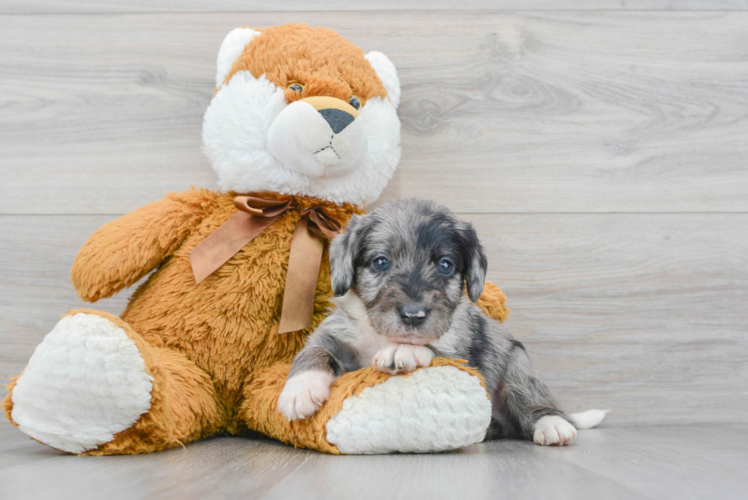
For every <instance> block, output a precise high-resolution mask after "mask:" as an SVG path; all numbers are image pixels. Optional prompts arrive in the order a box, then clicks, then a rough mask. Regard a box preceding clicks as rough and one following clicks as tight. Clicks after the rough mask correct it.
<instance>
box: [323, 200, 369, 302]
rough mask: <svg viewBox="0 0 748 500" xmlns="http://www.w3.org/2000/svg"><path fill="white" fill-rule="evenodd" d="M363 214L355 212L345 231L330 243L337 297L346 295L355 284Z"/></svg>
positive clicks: (331, 264) (331, 270) (332, 277)
mask: <svg viewBox="0 0 748 500" xmlns="http://www.w3.org/2000/svg"><path fill="white" fill-rule="evenodd" d="M363 218H364V217H363V216H359V215H356V214H354V215H353V217H351V220H350V221H349V222H348V226H347V227H346V228H345V232H344V233H343V234H341V235H340V236H338V237H337V238H335V239H334V240H333V242H332V243H331V244H330V281H331V282H332V291H333V293H335V296H336V297H340V296H342V295H345V294H346V293H347V292H348V290H350V288H351V287H352V286H353V280H354V279H355V277H356V259H357V258H358V250H359V247H360V245H359V242H358V238H359V236H360V235H359V234H358V233H360V231H357V229H358V228H359V227H360V225H361V220H362V219H363Z"/></svg>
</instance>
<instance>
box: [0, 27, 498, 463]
mask: <svg viewBox="0 0 748 500" xmlns="http://www.w3.org/2000/svg"><path fill="white" fill-rule="evenodd" d="M217 66H218V67H217V84H218V85H219V88H218V90H217V92H216V94H215V96H214V99H213V102H212V104H211V106H210V108H209V109H208V111H207V112H206V117H205V127H204V139H205V151H206V153H207V155H208V157H209V159H210V160H211V162H212V164H213V167H214V168H215V170H216V172H217V174H218V177H219V185H220V186H221V188H222V189H223V190H225V192H222V193H216V192H212V191H209V190H206V189H193V190H191V191H188V192H183V193H176V194H170V195H168V196H167V197H166V198H164V199H163V200H161V201H158V202H154V203H151V204H149V205H146V206H144V207H142V208H140V209H138V210H135V211H134V212H132V213H130V214H127V215H125V216H123V217H121V218H119V219H117V220H115V221H112V222H110V223H108V224H106V225H104V226H102V227H101V228H100V229H99V230H98V231H96V232H95V233H94V234H93V235H92V236H91V237H90V238H89V240H88V241H87V242H86V243H85V244H84V245H83V247H82V248H81V250H80V252H79V253H78V256H77V257H76V259H75V262H74V264H73V268H72V271H71V278H72V282H73V285H74V286H75V288H76V289H77V290H78V292H79V294H80V296H81V298H83V299H84V300H86V301H90V302H95V301H97V300H99V299H101V298H104V297H109V296H111V295H113V294H114V293H116V292H118V291H119V290H121V289H123V288H125V287H128V286H130V285H133V284H134V283H136V282H137V281H138V280H140V279H141V278H143V277H145V276H146V275H148V278H147V279H146V281H145V282H144V283H143V284H142V285H141V286H140V287H139V288H138V289H137V291H136V292H135V293H134V294H133V296H132V298H131V299H130V302H129V304H128V306H127V308H126V310H125V311H124V312H123V313H122V315H121V316H120V317H119V318H118V317H115V316H112V315H110V314H107V313H103V312H98V311H94V310H86V311H73V312H72V313H71V315H73V316H72V318H73V319H63V320H62V321H63V322H66V323H63V322H61V323H60V325H58V327H57V328H62V327H63V326H65V328H68V327H69V326H70V325H76V324H87V323H93V324H97V325H99V326H100V328H98V329H97V328H89V329H86V328H82V327H81V328H78V327H74V328H73V330H74V331H73V334H72V336H71V338H70V339H69V340H70V342H73V343H72V344H69V343H67V344H66V343H64V342H63V343H62V344H59V348H63V347H64V348H65V349H68V350H69V352H70V353H71V355H70V356H71V357H70V358H69V359H70V366H65V363H61V364H60V363H58V362H57V361H55V363H56V364H55V365H54V366H52V365H48V364H47V363H45V360H59V359H62V358H60V357H59V356H58V355H57V353H55V352H50V350H51V351H54V349H56V348H55V347H54V346H55V345H58V344H56V342H57V340H59V339H58V336H57V335H56V334H55V331H59V330H55V331H53V332H52V333H51V334H50V337H47V339H46V340H45V341H44V342H43V344H42V346H43V347H44V348H43V349H42V348H41V347H40V349H39V351H38V352H37V353H35V354H34V357H32V361H31V362H30V363H29V366H28V368H27V369H26V371H25V372H24V373H23V374H22V375H21V376H19V378H18V379H15V380H14V381H13V382H12V383H11V385H10V386H9V389H10V394H9V395H8V396H7V397H6V398H5V399H4V400H3V403H2V406H3V408H4V410H5V414H6V415H7V417H8V418H9V419H10V420H11V422H13V423H14V424H16V425H19V427H20V428H21V430H24V431H25V432H27V433H28V434H29V435H31V436H32V437H34V438H36V439H38V440H39V441H41V442H44V443H46V444H49V445H51V446H55V447H57V448H59V449H62V450H63V451H68V452H72V453H81V454H90V455H108V454H128V453H129V454H131V453H145V452H151V451H155V450H160V449H164V448H169V447H173V446H178V445H180V444H185V443H188V442H190V441H194V440H196V439H199V438H201V437H205V436H209V435H211V434H214V433H216V432H228V433H233V434H238V433H242V432H244V431H245V430H247V429H253V430H257V431H260V432H264V433H266V434H268V435H270V436H273V437H275V438H277V439H280V440H282V441H284V442H288V443H293V444H295V445H297V446H305V447H309V448H314V449H318V450H321V451H326V452H329V453H339V452H340V450H339V449H338V448H337V447H336V445H335V444H334V443H333V442H330V441H328V435H327V432H326V430H325V429H326V425H327V422H328V420H330V419H331V418H332V417H333V416H334V415H335V414H336V413H337V412H338V411H339V410H340V409H341V408H342V407H343V402H344V401H346V399H347V398H348V397H351V396H353V395H360V394H363V393H364V392H365V390H366V388H369V387H372V386H376V385H378V384H381V383H382V382H384V381H386V380H387V379H388V378H389V376H387V375H384V374H382V373H378V372H375V371H373V370H363V371H361V372H357V373H352V374H350V376H349V377H341V379H340V380H339V381H338V382H336V385H334V386H333V388H332V393H331V396H330V399H329V401H328V403H326V405H325V407H324V408H323V409H321V410H320V412H318V413H317V415H316V416H315V418H314V419H310V420H307V421H303V422H296V423H293V424H290V423H288V421H287V420H286V419H285V417H283V416H282V415H281V414H280V413H279V412H278V411H277V410H276V408H277V401H278V397H279V395H280V392H281V390H282V388H283V383H284V382H285V378H286V376H287V373H288V367H289V364H290V362H291V360H292V359H293V356H294V355H295V354H296V353H297V352H299V351H300V350H301V348H302V347H303V345H304V342H305V340H306V338H307V336H308V335H309V334H310V332H311V331H312V330H313V329H314V328H315V327H316V326H317V325H318V324H319V323H320V322H321V321H322V319H323V318H324V317H325V316H326V315H327V314H328V310H329V309H330V307H331V301H330V299H331V297H332V290H331V288H330V268H329V264H328V260H327V249H325V252H324V255H323V262H322V266H321V269H320V274H319V278H318V284H317V290H316V298H315V304H314V314H313V318H312V324H311V326H310V327H309V328H307V329H306V330H303V331H298V332H293V333H288V334H283V335H278V333H277V331H278V322H279V318H280V307H281V304H282V297H283V289H284V285H285V274H286V269H287V266H288V256H289V248H290V242H291V236H292V233H293V230H294V227H295V226H296V222H297V221H298V220H299V218H300V210H302V209H303V208H305V207H310V206H315V205H316V206H321V207H322V208H323V209H324V210H325V212H326V213H327V214H328V215H330V216H331V217H334V218H336V219H338V220H339V221H341V223H343V225H345V224H346V223H347V222H348V220H349V219H350V217H351V216H352V215H353V214H355V213H362V211H363V206H364V204H365V203H367V202H369V201H372V200H373V199H375V198H376V197H377V196H378V195H379V193H380V192H381V190H382V189H383V188H384V186H385V184H386V183H387V180H388V179H389V178H390V176H391V175H392V172H393V171H394V168H395V166H396V164H397V161H398V158H399V121H398V120H397V115H396V113H395V107H396V105H397V102H398V101H399V87H398V85H399V83H398V81H397V76H396V72H395V70H394V66H392V63H390V62H389V60H388V59H386V57H385V56H384V55H382V54H379V55H376V54H369V57H368V59H367V57H365V55H364V53H363V51H361V49H359V48H357V47H355V46H354V45H352V44H351V43H350V42H348V41H346V40H345V39H343V38H341V37H340V36H339V35H337V34H335V33H334V32H333V31H331V30H326V29H320V28H315V29H312V28H309V27H308V26H304V25H287V26H281V27H275V28H267V29H260V30H257V31H255V30H251V29H248V28H242V29H240V30H238V31H236V30H235V31H233V32H231V33H230V34H229V36H228V37H227V38H226V40H225V42H224V44H223V46H222V48H221V51H220V54H219V58H218V64H217ZM380 71H381V72H382V73H381V74H382V77H381V78H380V77H379V76H378V72H380ZM291 81H294V82H299V83H303V84H304V88H303V92H301V93H300V94H299V93H297V92H293V91H290V90H288V89H287V88H286V87H287V84H288V83H289V82H291ZM396 87H397V88H396ZM297 94H299V95H297ZM321 95H325V96H332V97H335V98H337V99H339V100H340V101H339V102H340V103H341V104H340V106H339V107H340V108H342V109H348V108H345V106H349V104H348V102H349V100H350V96H351V95H356V96H358V97H359V98H360V100H361V102H363V107H362V108H361V109H360V110H358V114H359V116H358V118H356V120H360V121H361V124H362V126H361V127H360V129H361V130H363V131H364V132H365V136H364V137H365V139H366V143H367V150H366V152H365V161H363V162H362V164H361V166H360V167H359V168H357V169H353V170H351V171H347V173H344V175H339V176H337V177H336V176H328V177H326V176H325V175H326V174H325V173H323V175H322V176H320V177H314V176H309V175H306V174H303V173H302V172H300V171H299V165H298V164H295V163H294V164H284V163H282V162H279V161H278V160H277V159H276V158H275V157H273V155H272V153H271V152H269V150H268V147H267V145H268V136H269V130H270V127H271V125H272V122H273V120H274V119H275V118H276V117H277V116H278V115H280V114H281V113H282V112H283V111H284V110H285V109H288V108H290V106H291V105H292V104H296V103H306V104H303V105H304V106H312V107H313V105H312V104H310V101H308V100H307V101H304V99H307V97H310V96H321ZM299 105H301V104H299ZM301 109H307V110H308V108H301ZM349 114H350V115H351V116H353V115H354V114H355V113H353V112H351V113H349ZM315 120H316V121H315V122H314V123H313V125H314V126H315V127H327V126H328V122H327V121H325V120H319V119H317V117H315ZM303 125H304V124H303V123H302V124H300V125H298V126H297V127H296V129H294V130H295V131H296V132H298V131H299V130H303ZM330 130H332V129H330ZM351 130H354V129H351ZM341 137H342V134H341ZM238 193H241V194H250V193H252V194H256V195H259V196H263V197H276V198H280V197H281V196H282V195H284V198H285V197H288V196H293V198H294V199H295V201H296V203H297V206H298V209H296V210H290V211H288V212H286V213H285V214H283V215H282V216H281V218H280V219H279V220H278V221H277V222H275V223H274V224H273V225H271V226H270V227H269V228H268V229H266V230H265V231H264V232H263V233H262V234H260V235H259V236H258V237H256V238H255V239H254V240H253V241H252V242H251V243H249V244H248V245H246V246H245V247H244V248H243V249H242V250H241V251H240V252H238V253H237V254H236V255H234V256H233V257H232V258H231V259H230V260H229V261H228V262H227V263H226V264H224V265H223V266H222V267H221V268H219V269H218V270H217V271H216V272H215V273H213V274H212V275H211V276H209V277H208V278H207V279H205V280H204V281H202V282H201V283H199V284H196V283H195V280H194V277H193V274H192V270H191V267H190V261H189V252H190V251H191V250H192V249H193V248H195V246H196V245H198V244H199V243H200V242H201V241H203V240H204V239H205V238H206V237H207V236H208V235H209V234H211V233H212V232H213V231H215V230H216V228H218V227H219V226H220V225H221V224H222V223H224V222H225V221H226V220H228V218H229V217H231V216H232V215H233V214H235V213H236V208H235V207H234V205H233V203H232V200H233V198H234V197H235V196H236V195H237V194H238ZM149 273H150V274H149ZM504 300H505V299H504V296H503V294H502V293H501V291H500V290H498V289H497V288H495V287H487V290H486V293H484V295H483V297H482V298H481V303H482V305H483V307H484V308H485V309H486V310H487V311H488V312H489V314H491V315H493V316H494V317H495V318H497V319H503V318H504V317H505V316H506V314H507V312H508V309H506V307H505V306H504ZM99 318H101V319H99ZM66 325H67V326H66ZM102 325H103V326H102ZM66 331H67V330H66ZM112 332H114V333H112ZM94 344H96V347H95V349H94V347H93V345H94ZM133 346H134V347H133ZM135 348H137V349H135ZM105 352H111V353H113V356H114V357H108V356H106V355H102V354H101V353H105ZM117 356H120V357H121V359H123V360H126V361H127V363H125V364H124V365H123V364H122V363H119V362H117V359H118V358H117ZM79 359H87V360H88V359H90V360H91V363H93V364H95V368H94V367H92V368H91V370H95V373H93V372H92V373H89V372H85V373H81V370H82V368H81V366H82V365H79V364H77V360H79ZM434 362H435V363H436V362H438V360H434ZM442 363H443V364H445V365H449V366H452V367H454V368H455V370H458V372H459V373H458V378H459V377H470V378H471V379H473V378H475V377H476V376H477V374H476V373H475V371H474V370H472V369H470V368H466V367H464V366H462V364H461V363H460V362H458V361H451V360H443V361H442ZM433 364H434V363H432V365H433ZM429 370H430V369H426V370H424V373H423V374H422V375H419V382H418V383H419V384H421V386H422V387H426V386H429V387H431V390H432V391H437V392H438V388H439V387H441V385H440V384H442V383H443V377H442V375H440V374H439V373H438V372H434V371H429ZM59 374H63V375H65V376H64V377H59V376H58V375H59ZM27 377H28V378H27ZM118 379H121V380H126V381H138V380H139V381H140V382H139V383H140V385H137V384H136V386H135V389H134V392H133V393H132V397H127V398H125V397H124V396H123V394H124V393H123V389H122V387H121V384H119V383H118V382H117V380H118ZM148 380H150V381H151V384H152V387H151V389H150V400H149V401H145V402H144V399H143V397H144V396H143V394H144V391H143V390H140V389H138V387H140V386H142V385H143V383H144V381H148ZM32 382H33V383H32ZM76 384H77V385H76ZM468 385H469V384H468ZM74 386H75V388H74ZM73 389H74V390H73ZM17 391H18V392H17ZM51 393H55V394H56V396H55V398H56V399H54V401H55V403H54V405H52V403H51V401H53V399H50V398H49V397H48V395H49V394H51ZM484 396H485V394H483V395H481V396H480V397H484ZM120 397H122V399H120ZM471 397H472V398H473V399H474V398H475V394H473V396H471ZM99 398H104V400H105V401H113V402H117V401H119V402H120V403H122V404H121V405H119V406H118V405H117V404H112V405H109V404H106V405H98V406H97V404H96V402H97V401H99ZM146 399H147V397H146ZM434 404H436V403H434ZM439 404H440V405H441V407H442V408H443V411H444V412H445V413H444V419H445V422H448V421H451V422H452V425H455V426H457V427H459V426H460V425H462V423H463V419H464V418H466V416H465V414H464V412H461V411H458V410H455V409H452V410H450V409H449V405H446V406H445V405H444V404H442V403H439ZM372 405H373V406H372ZM395 406H396V407H395V408H394V409H393V410H397V403H395ZM82 408H86V411H85V412H82V411H81V409H82ZM357 408H362V407H361V406H357ZM366 408H368V410H367V409H361V410H356V409H349V410H350V411H349V412H348V413H347V414H346V415H347V417H346V418H347V419H351V418H352V419H354V420H356V419H359V420H360V419H364V420H367V421H369V420H371V421H372V423H373V425H375V424H376V421H377V420H376V419H377V418H378V417H377V415H378V414H380V413H381V412H379V411H378V410H381V408H378V407H377V406H376V403H371V404H370V405H369V406H367V407H366ZM403 408H405V407H403ZM408 408H411V407H410V406H409V407H408ZM434 408H436V407H435V406H433V405H432V406H429V404H425V405H424V407H423V408H418V407H416V408H411V409H410V410H409V411H411V413H410V414H409V415H411V416H412V418H418V412H419V411H421V410H424V411H427V413H428V412H433V411H435V410H434ZM403 411H405V410H403ZM50 412H56V413H55V415H50V414H49V413H50ZM134 413H135V414H136V416H135V417H133V414H134ZM29 415H32V418H30V417H29ZM81 415H84V417H85V418H84V417H82V416H81ZM55 419H57V420H58V421H59V422H62V421H64V422H65V425H56V424H55V423H54V422H55ZM133 419H134V420H135V421H134V422H133ZM450 419H451V420H450ZM344 420H345V419H344ZM346 421H347V420H346ZM91 422H93V423H94V424H95V425H89V424H91ZM476 422H477V421H476ZM445 425H446V424H445ZM475 425H478V424H477V423H476V424H473V427H471V428H472V429H473V432H472V434H471V433H467V434H465V435H464V436H463V437H461V438H460V439H456V440H454V441H452V442H451V443H450V446H452V447H458V446H462V445H465V444H470V442H475V440H473V441H470V439H472V437H471V436H473V435H474V434H475V432H477V431H476V428H475V427H474V426H475ZM336 429H337V430H336V434H335V435H336V436H337V439H340V440H341V442H346V443H347V442H350V440H347V438H346V432H344V428H343V427H338V428H336ZM50 436H51V437H50ZM348 437H350V436H348ZM353 441H355V442H357V443H358V442H359V441H357V440H356V439H354V440H353ZM371 442H372V443H375V441H371ZM357 446H359V445H357ZM372 446H374V444H372ZM377 446H379V445H377ZM434 446H435V447H436V446H437V444H434ZM351 449H356V450H358V451H356V452H366V450H365V449H364V450H363V451H362V450H361V447H360V446H359V447H353V448H351ZM378 449H381V448H378ZM385 451H386V450H385ZM391 451H396V450H395V449H392V450H391Z"/></svg>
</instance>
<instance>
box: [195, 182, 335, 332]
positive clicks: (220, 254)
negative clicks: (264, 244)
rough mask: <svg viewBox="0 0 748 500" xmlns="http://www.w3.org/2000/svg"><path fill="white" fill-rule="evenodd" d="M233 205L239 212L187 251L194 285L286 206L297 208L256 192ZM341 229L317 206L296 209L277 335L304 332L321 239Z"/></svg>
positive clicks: (309, 320) (309, 316)
mask: <svg viewBox="0 0 748 500" xmlns="http://www.w3.org/2000/svg"><path fill="white" fill-rule="evenodd" d="M234 205H235V206H236V208H238V209H239V211H238V212H237V213H235V214H234V215H232V216H231V217H230V218H229V220H227V221H226V222H224V223H223V224H222V225H221V226H220V227H219V228H218V229H216V230H215V231H214V232H213V233H211V234H210V235H209V236H208V237H207V238H205V239H204V240H203V241H202V242H201V243H200V244H199V245H197V246H196V247H195V248H194V249H193V250H192V251H191V252H190V263H191V265H192V272H193V274H194V275H195V281H197V282H198V283H200V282H201V281H202V280H204V279H205V278H207V277H208V276H210V275H211V274H213V272H214V271H215V270H216V269H218V268H219V267H221V266H222V265H223V264H225V263H226V262H227V261H228V260H229V259H230V258H231V257H233V256H234V255H235V254H236V253H237V252H238V251H239V250H241V249H242V248H244V246H245V245H246V244H247V243H249V242H250V241H252V240H253V239H255V237H257V236H258V235H259V234H260V233H262V232H263V231H264V230H265V229H267V228H268V227H270V225H271V224H272V223H273V222H275V221H277V220H278V219H279V218H280V216H281V215H283V213H284V212H285V211H286V210H295V209H298V207H297V206H296V204H295V202H294V200H293V199H290V200H287V201H283V200H276V199H273V198H258V197H255V196H237V197H236V198H234ZM341 227H342V226H341V224H340V222H338V221H337V220H335V219H333V218H331V217H329V216H328V215H327V214H326V213H325V212H324V211H323V210H322V208H320V207H319V206H314V207H309V208H304V209H303V210H301V218H300V219H299V222H297V223H296V228H295V229H294V232H293V237H292V238H291V255H289V257H288V271H287V273H286V287H285V290H284V292H283V305H282V306H281V320H280V325H279V327H278V333H288V332H295V331H297V330H303V329H304V328H306V327H308V326H309V325H310V324H311V323H312V312H313V310H314V294H315V292H316V290H317V278H318V277H319V268H320V265H321V262H322V250H323V243H322V238H324V237H326V238H327V239H328V240H329V241H332V240H333V238H335V236H337V235H338V233H339V232H340V229H341Z"/></svg>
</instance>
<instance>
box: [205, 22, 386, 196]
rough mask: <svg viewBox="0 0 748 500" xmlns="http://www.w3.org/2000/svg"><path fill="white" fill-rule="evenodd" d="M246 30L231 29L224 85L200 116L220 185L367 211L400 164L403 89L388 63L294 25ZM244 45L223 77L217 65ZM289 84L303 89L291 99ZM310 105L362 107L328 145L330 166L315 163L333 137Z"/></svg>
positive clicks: (327, 33)
mask: <svg viewBox="0 0 748 500" xmlns="http://www.w3.org/2000/svg"><path fill="white" fill-rule="evenodd" d="M249 31H250V32H248V31H247V29H244V30H243V31H242V30H234V31H232V32H231V33H230V34H229V36H228V37H227V39H226V41H225V42H224V45H223V47H222V48H221V55H220V56H219V65H218V66H219V68H218V75H217V77H216V79H217V81H218V80H221V81H222V85H221V86H220V88H219V91H218V92H217V94H216V96H215V98H214V99H213V102H212V103H211V105H210V107H209V108H208V111H207V112H206V113H205V121H204V124H203V143H204V149H205V153H206V155H207V156H208V158H210V160H211V163H212V164H213V167H214V168H215V170H216V172H217V173H218V186H219V187H220V188H221V189H225V190H234V191H238V192H253V191H274V192H278V193H283V194H294V195H303V196H314V197H317V198H322V199H325V200H329V201H333V202H336V203H353V204H355V205H359V206H366V205H367V204H369V203H372V202H373V201H374V200H376V199H377V198H378V197H379V195H380V193H381V192H382V190H383V189H384V187H385V186H386V185H387V182H388V181H389V179H390V178H391V177H392V174H393V173H394V171H395V168H396V167H397V163H398V161H399V160H400V121H399V120H398V118H397V105H398V103H399V101H400V81H399V80H398V78H397V72H396V71H395V67H394V65H393V64H392V62H390V60H389V59H388V58H387V56H385V55H384V54H382V53H380V52H371V53H369V54H367V55H365V54H364V52H363V51H362V50H361V49H360V48H358V47H356V46H355V45H353V44H351V43H348V42H346V41H345V40H343V39H342V38H340V35H338V34H337V33H335V32H334V31H332V30H329V29H325V28H310V27H308V26H305V25H293V24H292V25H284V26H276V27H272V28H267V29H263V30H260V31H259V32H257V31H253V30H249ZM245 39H251V43H250V44H249V45H248V46H247V48H246V49H245V50H244V52H243V53H241V54H240V55H239V57H238V58H237V59H236V61H235V62H234V63H233V65H232V66H231V69H230V71H229V72H228V73H227V74H225V76H222V75H224V73H225V68H226V67H227V64H226V63H225V62H222V61H225V60H227V59H228V58H229V57H230V56H231V55H232V54H234V53H235V52H236V44H237V40H240V41H241V40H245ZM380 75H381V77H380ZM293 83H297V84H299V85H302V86H303V90H302V91H301V92H295V91H292V90H290V89H289V88H288V87H289V85H291V84H293ZM314 96H329V97H335V98H337V99H340V100H341V101H343V102H344V103H347V102H349V100H350V98H351V96H356V97H357V98H358V99H359V100H360V102H361V103H362V104H363V106H362V107H361V109H360V110H359V111H360V116H359V117H358V118H357V119H356V120H355V121H354V123H353V124H352V125H351V126H349V127H348V128H347V129H346V130H343V131H342V132H341V133H340V134H335V137H334V138H333V140H332V141H331V142H330V145H333V146H336V149H337V151H338V153H341V155H340V157H339V158H336V157H334V156H332V155H331V160H330V161H328V162H318V161H316V160H317V159H318V157H315V155H313V154H312V153H314V152H317V151H318V150H320V149H322V148H323V147H325V146H327V145H328V140H329V137H330V136H329V133H330V130H329V128H328V127H327V126H326V124H325V123H324V121H323V120H321V119H320V118H319V114H318V113H317V112H316V110H314V109H312V108H311V106H308V105H306V103H305V102H304V99H306V98H309V97H314ZM314 135H319V136H320V137H319V139H316V138H315V137H314ZM297 139H298V140H297ZM307 143H309V145H308V144H307ZM336 143H337V144H336ZM315 144H316V146H315ZM307 147H308V148H309V151H308V152H307V151H303V150H304V149H305V148H307ZM342 150H346V151H347V152H348V154H347V155H343V154H342V152H341V151H342ZM332 160H339V163H338V164H331V162H332Z"/></svg>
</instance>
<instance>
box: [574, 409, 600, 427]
mask: <svg viewBox="0 0 748 500" xmlns="http://www.w3.org/2000/svg"><path fill="white" fill-rule="evenodd" d="M609 411H610V410H587V411H583V412H581V413H572V414H571V415H569V418H570V419H571V423H572V424H574V427H576V428H577V429H592V428H593V427H595V426H596V425H598V424H599V423H600V422H602V421H603V419H604V418H605V415H606V414H607V413H608V412H609Z"/></svg>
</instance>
